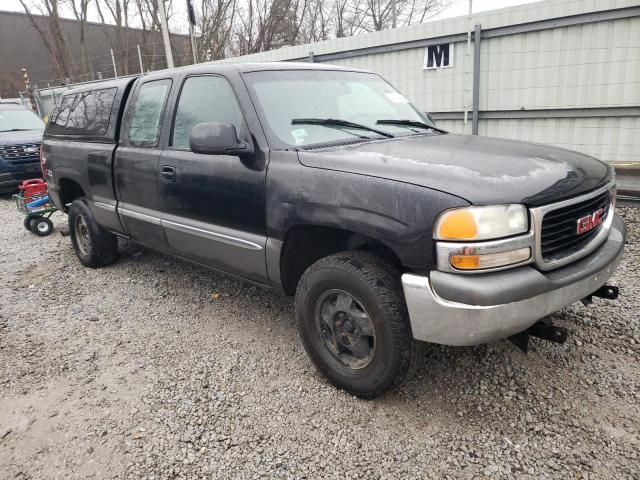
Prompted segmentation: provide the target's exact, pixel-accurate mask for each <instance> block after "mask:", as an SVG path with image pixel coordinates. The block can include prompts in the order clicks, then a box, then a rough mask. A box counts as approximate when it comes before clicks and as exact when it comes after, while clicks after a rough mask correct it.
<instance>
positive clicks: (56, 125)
mask: <svg viewBox="0 0 640 480" xmlns="http://www.w3.org/2000/svg"><path fill="white" fill-rule="evenodd" d="M75 98H76V96H75V95H66V96H64V97H62V99H61V100H60V102H59V103H58V106H57V107H56V108H55V109H54V110H53V112H52V113H51V116H50V117H49V124H48V125H47V133H50V134H52V135H63V134H64V129H65V127H66V126H67V120H68V119H69V112H71V107H72V106H73V101H74V100H75Z"/></svg>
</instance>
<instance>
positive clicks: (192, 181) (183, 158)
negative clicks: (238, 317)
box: [159, 75, 268, 283]
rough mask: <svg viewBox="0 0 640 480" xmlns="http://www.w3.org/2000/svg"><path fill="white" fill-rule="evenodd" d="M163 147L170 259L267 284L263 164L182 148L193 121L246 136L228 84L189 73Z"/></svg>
mask: <svg viewBox="0 0 640 480" xmlns="http://www.w3.org/2000/svg"><path fill="white" fill-rule="evenodd" d="M175 105H176V106H175V111H174V115H173V119H174V123H173V128H172V132H171V136H170V138H169V145H168V148H167V149H166V150H165V151H164V152H163V154H162V156H161V158H160V171H161V172H169V173H168V174H167V175H161V177H160V183H159V190H160V199H161V202H162V211H163V220H162V228H163V231H164V234H165V238H166V239H167V242H168V244H169V248H170V249H171V250H172V251H174V252H175V253H176V254H178V255H180V256H183V257H186V258H189V259H191V260H195V261H197V262H199V263H202V264H204V265H207V266H209V267H212V268H215V269H218V270H221V271H224V272H227V273H231V274H233V275H237V276H240V277H243V278H247V279H250V280H254V281H257V282H260V283H266V282H267V281H268V280H267V272H266V264H265V251H264V248H265V243H266V218H265V204H264V195H265V193H264V192H265V176H266V165H264V162H258V161H254V160H255V159H253V158H250V157H249V158H242V159H241V158H240V157H239V156H235V155H205V154H197V153H193V152H192V151H191V150H190V149H189V135H190V133H191V129H192V128H193V127H194V126H196V125H197V124H199V123H206V122H218V123H226V124H231V125H234V126H235V128H236V131H237V132H242V131H243V130H244V131H245V132H246V131H247V126H246V124H245V121H244V115H243V113H242V110H241V107H240V104H239V103H238V101H237V99H236V96H235V94H234V91H233V88H232V86H231V84H230V83H229V81H228V80H227V79H226V78H225V77H222V76H218V75H199V76H188V77H186V78H185V79H184V81H183V83H182V87H181V90H180V93H179V97H178V100H177V102H176V104H175Z"/></svg>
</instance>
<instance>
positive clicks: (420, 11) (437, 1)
mask: <svg viewBox="0 0 640 480" xmlns="http://www.w3.org/2000/svg"><path fill="white" fill-rule="evenodd" d="M355 1H359V0H355ZM450 4H451V0H396V23H397V25H398V26H406V25H411V24H413V23H421V22H424V21H425V20H426V19H427V18H429V17H431V16H433V15H436V14H438V13H440V12H442V11H443V10H444V9H445V8H447V7H448V6H449V5H450ZM392 16H393V2H392V0H366V14H365V22H364V24H363V27H364V29H365V30H366V31H380V30H384V29H386V28H390V27H391V24H392V21H393V19H392Z"/></svg>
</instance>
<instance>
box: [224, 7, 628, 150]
mask: <svg viewBox="0 0 640 480" xmlns="http://www.w3.org/2000/svg"><path fill="white" fill-rule="evenodd" d="M636 6H638V2H637V1H633V0H546V1H543V2H536V3H530V4H525V5H521V6H517V7H511V8H506V9H501V10H497V11H491V12H484V13H480V14H476V15H474V16H473V20H472V22H471V24H470V22H469V19H468V18H466V17H458V18H452V19H445V20H440V21H435V22H428V23H424V24H419V25H412V26H409V27H405V28H399V29H395V30H385V31H382V32H374V33H370V34H366V35H359V36H356V37H348V38H340V39H333V40H328V41H325V42H317V43H313V44H308V45H298V46H295V47H287V48H282V49H280V50H276V51H271V52H265V53H259V54H254V55H248V56H244V57H238V58H234V59H227V60H225V61H231V62H234V61H235V62H238V61H242V62H246V61H281V60H293V59H300V58H303V57H307V56H308V55H309V52H313V54H314V58H316V60H317V56H318V55H323V54H331V53H337V52H346V51H353V50H357V49H362V48H368V47H380V46H384V45H389V44H395V43H398V42H408V41H414V40H421V39H425V38H435V37H441V36H445V35H459V34H461V33H464V32H466V30H467V29H468V28H469V26H470V25H474V24H480V25H481V27H482V29H483V30H484V31H486V30H487V29H491V28H497V27H505V26H511V25H517V24H522V23H527V22H534V21H542V20H546V19H550V18H560V17H569V16H572V15H578V14H584V13H591V12H605V11H611V10H615V9H622V8H627V7H636ZM471 48H472V49H473V44H472V46H471ZM466 49H467V45H466V42H458V43H455V46H454V66H453V67H451V68H445V69H438V70H423V68H422V65H423V58H424V48H413V49H405V50H399V51H396V52H391V53H375V54H367V55H361V56H354V57H352V58H342V59H338V60H333V61H331V63H332V64H334V65H340V66H347V67H355V68H362V69H366V70H371V71H374V72H377V73H380V74H381V75H383V76H384V77H385V78H386V79H388V80H389V81H390V82H391V83H393V84H394V85H395V86H396V87H398V89H399V90H400V91H402V92H403V93H404V94H405V95H406V96H407V97H408V98H409V99H410V100H411V101H412V102H413V103H414V104H415V105H416V106H417V107H418V108H419V109H421V110H423V111H429V112H462V111H463V110H464V109H465V106H468V109H469V110H470V109H471V107H470V104H471V89H472V73H471V70H472V63H473V62H472V56H473V51H472V52H471V61H470V63H469V64H466V61H467V58H466V57H465V54H466V51H467V50H466ZM466 65H468V66H466ZM625 106H640V17H634V18H625V19H617V20H606V21H599V22H594V23H587V24H581V25H572V26H566V27H557V28H552V29H547V30H540V31H535V32H529V33H518V34H511V35H508V36H502V37H492V38H485V39H483V40H482V43H481V57H480V111H481V112H482V111H491V110H529V109H545V108H577V107H579V108H589V107H625ZM470 118H471V113H470V112H469V122H468V123H467V125H466V126H465V125H464V124H463V122H462V121H461V120H446V121H445V120H441V121H439V122H438V124H439V126H441V127H442V128H444V129H447V130H449V131H451V132H456V133H470V132H471V121H470ZM479 134H481V135H491V136H497V137H505V138H513V139H520V140H527V141H534V142H541V143H547V144H553V145H557V146H560V147H565V148H570V149H574V150H578V151H582V152H585V153H588V154H591V155H594V156H596V157H598V158H601V159H603V160H607V161H616V160H618V161H629V160H630V161H633V160H635V161H638V160H640V118H639V117H637V116H629V117H602V118H555V119H553V118H549V119H546V118H545V119H526V118H524V119H509V120H506V119H505V120H503V119H482V118H481V120H480V122H479Z"/></svg>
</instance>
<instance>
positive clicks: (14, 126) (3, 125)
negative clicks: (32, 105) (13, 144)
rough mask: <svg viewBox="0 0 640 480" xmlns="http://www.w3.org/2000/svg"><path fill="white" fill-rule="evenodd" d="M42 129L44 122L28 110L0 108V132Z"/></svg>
mask: <svg viewBox="0 0 640 480" xmlns="http://www.w3.org/2000/svg"><path fill="white" fill-rule="evenodd" d="M13 130H44V122H43V121H42V120H40V117H38V116H37V115H36V114H35V113H33V112H32V111H30V110H18V109H16V110H0V132H10V131H13Z"/></svg>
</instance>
